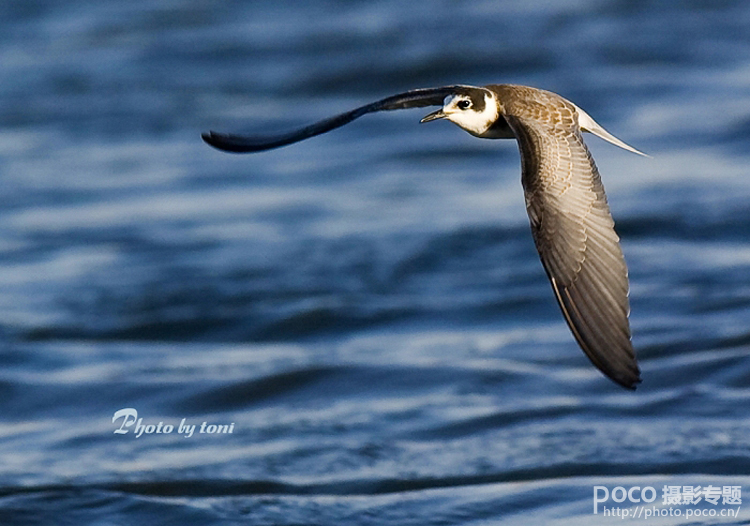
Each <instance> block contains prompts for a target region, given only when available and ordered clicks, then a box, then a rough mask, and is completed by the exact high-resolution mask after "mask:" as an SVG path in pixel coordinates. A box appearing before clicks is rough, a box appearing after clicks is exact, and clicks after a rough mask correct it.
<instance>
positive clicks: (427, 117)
mask: <svg viewBox="0 0 750 526" xmlns="http://www.w3.org/2000/svg"><path fill="white" fill-rule="evenodd" d="M446 117H447V115H446V114H445V113H443V109H442V108H440V109H439V110H437V111H433V112H432V113H430V114H429V115H425V117H424V118H423V119H422V120H421V121H419V122H430V121H434V120H437V119H444V118H446Z"/></svg>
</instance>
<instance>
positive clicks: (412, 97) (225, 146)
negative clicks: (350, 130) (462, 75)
mask: <svg viewBox="0 0 750 526" xmlns="http://www.w3.org/2000/svg"><path fill="white" fill-rule="evenodd" d="M462 87H463V86H444V87H442V88H426V89H417V90H411V91H407V92H405V93H399V94H398V95H393V96H391V97H388V98H385V99H382V100H379V101H377V102H373V103H370V104H367V105H365V106H361V107H359V108H356V109H354V110H351V111H348V112H346V113H342V114H340V115H336V116H335V117H331V118H329V119H325V120H322V121H320V122H316V123H315V124H311V125H310V126H306V127H304V128H300V129H298V130H294V131H291V132H288V133H284V134H281V135H273V136H245V135H232V134H225V133H216V132H213V131H212V132H208V133H204V134H202V135H201V137H203V140H204V141H205V142H207V143H208V144H210V145H211V146H213V147H214V148H218V149H219V150H224V151H227V152H234V153H249V152H260V151H263V150H271V149H273V148H279V147H281V146H286V145H287V144H292V143H295V142H299V141H302V140H305V139H308V138H310V137H314V136H315V135H320V134H321V133H326V132H328V131H331V130H333V129H335V128H339V127H340V126H343V125H344V124H348V123H350V122H352V121H353V120H354V119H357V118H359V117H361V116H362V115H365V114H367V113H375V112H377V111H389V110H403V109H408V108H422V107H425V106H442V105H443V101H444V100H445V97H447V96H448V95H452V94H454V93H455V92H456V91H457V90H460V89H461V88H462Z"/></svg>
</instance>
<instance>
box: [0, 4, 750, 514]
mask: <svg viewBox="0 0 750 526" xmlns="http://www.w3.org/2000/svg"><path fill="white" fill-rule="evenodd" d="M749 59H750V4H748V3H747V2H743V1H740V0H737V1H697V0H696V1H692V2H648V1H642V2H631V1H625V0H622V1H619V2H607V1H585V0H584V1H570V2H555V3H552V2H542V1H536V0H534V1H530V2H511V1H507V2H506V1H475V2H458V1H442V2H425V3H409V2H396V1H381V2H371V1H356V2H335V1H331V2H291V1H289V2H286V1H277V2H263V3H261V2H212V1H208V0H206V1H201V0H195V1H184V2H179V1H153V0H149V1H140V0H135V1H129V2H115V1H110V0H98V1H79V2H53V1H52V0H28V1H24V2H21V1H17V2H13V1H11V2H6V3H2V4H0V74H1V77H2V79H1V80H0V124H1V126H0V180H1V181H2V188H3V195H4V198H3V199H2V203H3V204H2V208H1V209H0V313H1V314H2V315H1V316H0V335H1V336H2V338H1V340H0V341H1V342H2V343H1V344H0V345H1V348H0V363H1V364H2V367H1V368H0V374H1V375H2V376H1V377H0V522H2V523H7V524H101V525H105V524H106V525H110V524H287V525H292V524H293V525H302V524H320V525H329V524H361V525H369V524H373V525H374V524H414V525H417V524H419V525H423V524H450V525H452V524H471V525H477V526H478V525H487V524H497V523H500V522H503V523H510V524H513V523H517V524H570V525H573V524H575V525H578V524H606V523H615V522H621V523H631V522H632V523H643V524H647V523H651V524H664V525H667V524H715V523H726V524H749V523H750V501H749V502H746V503H745V505H744V506H745V507H746V508H747V509H740V512H739V514H738V515H737V517H721V516H719V515H718V514H717V515H715V516H701V517H697V518H696V517H693V518H688V517H687V512H688V510H691V511H694V512H695V511H701V510H704V511H705V512H706V514H708V512H710V511H712V510H714V511H716V512H719V511H721V510H727V509H737V508H738V506H729V505H723V504H722V502H721V501H719V503H718V505H716V506H714V505H712V504H710V503H706V501H703V502H702V503H700V504H698V505H677V506H672V508H674V509H675V510H680V512H681V515H680V516H677V515H672V516H665V517H659V518H658V519H653V520H651V521H647V520H645V519H643V518H640V519H637V520H633V521H630V520H621V519H620V518H619V517H611V516H609V517H604V516H603V514H602V510H601V508H600V511H599V514H597V515H594V514H593V506H592V505H593V493H592V492H593V488H594V486H605V487H607V488H608V489H609V490H612V489H613V488H614V487H616V486H623V487H624V488H626V489H627V488H631V487H633V486H640V487H646V486H651V487H653V488H655V490H656V492H657V494H658V495H657V498H656V500H655V502H654V505H658V507H659V508H660V509H664V510H666V509H667V508H669V506H664V505H663V504H662V488H663V487H664V486H665V485H667V486H669V485H676V486H683V485H695V486H697V485H700V486H703V487H705V486H707V485H714V486H717V487H724V486H742V491H743V493H742V497H744V498H745V499H746V500H748V499H750V493H748V491H749V490H750V476H749V475H750V420H748V416H749V415H750V405H749V404H750V328H749V326H748V322H750V204H748V203H750V177H748V176H749V175H750V174H748V169H747V165H748V161H750V150H749V148H748V145H749V144H750V142H749V141H750V60H749ZM494 82H515V83H523V84H530V85H534V86H538V87H543V88H547V89H550V90H553V91H556V92H559V93H561V94H562V95H564V96H566V97H568V98H570V99H571V100H573V101H575V102H576V103H577V104H579V105H580V106H581V107H583V108H584V109H586V110H587V111H588V112H589V113H590V114H591V115H592V116H594V118H595V119H597V120H598V121H599V122H600V123H601V124H602V125H604V126H605V127H606V128H608V129H609V130H610V131H611V132H613V133H614V134H615V135H617V136H619V137H621V138H622V139H623V140H625V141H626V142H628V143H630V144H632V145H633V146H635V147H637V148H639V149H642V150H645V151H647V152H648V153H650V154H651V155H652V156H653V158H652V159H644V158H640V157H637V156H634V155H632V154H629V153H627V152H624V151H621V150H618V149H616V148H614V147H611V146H609V145H606V144H604V143H603V142H601V141H598V140H597V139H595V138H591V139H589V141H588V142H589V144H590V146H591V148H592V151H593V152H594V155H595V156H596V158H597V161H598V164H599V167H600V169H601V172H602V174H603V178H604V182H605V185H606V187H607V190H608V193H609V199H610V204H611V208H612V211H613V214H614V216H615V219H616V221H617V225H618V231H619V233H620V235H621V237H622V243H623V248H624V251H625V255H626V258H627V260H628V263H629V266H630V276H631V303H632V315H631V321H632V326H633V333H634V336H633V341H634V344H635V346H636V348H637V351H638V355H639V358H640V362H641V366H642V370H643V379H644V381H643V384H642V385H641V387H640V388H639V389H638V391H636V392H635V393H633V392H628V391H625V390H623V389H621V388H619V387H617V386H616V385H615V384H613V383H612V382H610V381H609V380H607V379H606V378H604V377H603V376H602V375H601V374H600V373H599V372H598V371H596V370H595V369H594V368H593V367H592V366H591V365H590V364H589V362H588V360H587V359H586V358H585V356H584V355H583V353H581V352H580V350H579V349H578V347H577V346H576V344H575V342H574V341H573V338H572V337H571V336H570V334H569V332H568V330H567V328H566V327H565V325H564V322H563V320H562V317H561V316H560V314H559V311H558V308H557V306H556V305H555V304H554V300H553V297H552V293H551V291H550V287H549V284H548V283H547V281H546V278H545V276H544V272H543V270H542V268H541V265H540V264H539V261H538V258H537V256H536V253H535V250H534V247H533V243H532V241H531V237H530V234H529V229H528V221H527V218H526V215H525V210H524V204H523V196H522V192H521V187H520V176H519V171H520V167H519V161H518V153H517V150H516V147H515V146H514V144H512V142H511V141H503V142H499V141H498V142H496V141H479V140H476V139H474V138H472V137H470V136H469V135H467V134H465V133H463V132H461V131H460V130H458V129H457V128H455V127H453V126H451V125H448V124H445V123H435V124H431V125H423V126H420V125H418V120H419V118H420V117H422V115H423V114H424V112H420V111H413V112H411V111H410V112H400V113H393V114H387V115H374V116H371V117H367V118H364V119H362V120H360V121H357V122H356V123H354V124H352V125H350V126H348V127H347V128H345V129H342V130H338V131H336V132H334V133H331V134H330V135H327V136H323V137H319V138H316V139H314V140H310V141H308V142H306V143H302V144H299V145H296V146H293V147H289V148H287V149H284V150H278V151H275V152H270V153H264V154H258V155H255V156H230V155H226V154H221V153H219V152H216V151H214V150H212V149H210V148H208V147H207V146H205V145H204V144H202V142H201V141H200V137H199V134H200V132H201V131H206V130H208V129H216V130H224V131H241V132H259V131H273V130H283V129H286V128H289V127H293V126H297V125H299V124H305V123H307V122H310V121H313V120H316V119H319V118H322V117H325V116H328V115H329V114H331V113H335V112H338V111H343V110H346V109H349V108H351V107H354V106H357V105H360V104H363V103H366V102H370V101H371V100H375V99H377V98H381V97H383V96H387V95H390V94H392V93H396V92H399V91H402V90H406V89H411V88H416V87H428V86H435V85H443V84H452V83H474V84H485V83H494ZM124 408H133V409H135V410H137V412H138V418H142V419H143V420H142V425H144V426H148V425H152V426H154V427H150V428H144V429H145V430H148V429H150V430H152V431H154V430H155V429H156V426H157V425H158V424H159V422H162V427H161V428H160V429H161V431H164V430H165V427H164V426H174V427H173V428H171V429H170V430H171V431H172V432H171V433H165V432H162V433H155V432H154V433H150V434H147V433H146V432H145V431H144V434H142V435H141V436H140V437H136V435H135V427H136V426H132V427H131V428H124V429H125V430H127V431H128V433H126V434H117V433H115V432H114V431H115V430H116V429H118V427H119V426H120V425H121V424H122V423H123V419H122V418H121V419H119V420H117V421H116V422H115V423H113V422H112V419H113V416H114V414H115V412H116V411H118V410H120V409H124ZM204 422H205V423H206V425H205V426H204V431H207V430H209V429H210V428H209V427H208V426H209V425H214V426H219V425H221V426H225V427H222V428H214V430H215V431H217V430H223V431H226V432H224V433H213V434H209V433H207V432H204V433H200V425H201V424H202V423H204ZM180 424H183V425H197V426H198V427H196V428H195V430H194V434H193V435H192V436H185V435H187V434H188V432H187V431H186V430H183V431H181V430H180V429H179V428H180ZM230 425H231V426H232V427H231V428H230ZM230 429H231V431H232V432H231V433H229V430H230ZM607 504H608V505H609V506H614V504H613V502H612V501H610V502H608V503H607ZM600 506H601V505H600ZM622 506H623V507H627V509H632V510H636V508H633V506H634V504H631V503H628V502H627V501H626V502H625V503H624V504H623V505H622Z"/></svg>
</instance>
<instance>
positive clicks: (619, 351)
mask: <svg viewBox="0 0 750 526" xmlns="http://www.w3.org/2000/svg"><path fill="white" fill-rule="evenodd" d="M567 110H569V111H570V108H567ZM506 118H507V120H508V123H509V124H510V126H511V128H512V129H513V131H514V133H515V134H516V138H517V140H518V144H519V149H520V151H521V161H522V172H523V175H522V177H523V186H524V191H525V195H526V209H527V211H528V214H529V219H530V221H531V230H532V233H533V236H534V242H535V243H536V248H537V250H538V251H539V256H540V257H541V259H542V264H543V265H544V268H545V270H546V271H547V276H548V277H549V279H550V282H551V283H552V288H553V290H554V292H555V296H556V297H557V301H558V303H559V304H560V308H561V309H562V312H563V315H564V316H565V320H566V321H567V322H568V326H569V327H570V330H571V331H572V332H573V335H574V336H575V338H576V340H577V341H578V343H579V345H580V346H581V348H582V349H583V351H584V352H585V353H586V355H587V356H588V357H589V359H591V361H592V362H593V363H594V365H595V366H596V367H598V368H599V369H600V370H601V371H602V372H603V373H604V374H606V375H607V376H608V377H610V378H611V379H612V380H614V381H615V382H617V383H619V384H620V385H622V386H624V387H628V388H630V389H635V387H636V385H637V383H638V382H640V371H639V369H638V364H637V363H636V359H635V353H634V351H633V346H632V344H631V342H630V325H629V322H628V314H629V312H630V307H629V304H628V270H627V267H626V265H625V259H624V257H623V255H622V250H621V249H620V243H619V238H618V237H617V234H616V233H615V230H614V222H613V221H612V216H611V215H610V212H609V206H608V205H607V197H606V195H605V194H604V187H603V186H602V182H601V179H600V177H599V171H598V170H597V168H596V165H595V164H594V159H593V158H592V157H591V154H590V153H589V150H588V148H587V147H586V145H585V144H584V142H583V138H582V137H581V132H580V129H579V128H578V126H577V125H575V124H574V125H572V126H571V122H570V119H569V118H568V119H564V120H563V121H564V122H559V121H558V122H555V120H554V119H551V120H550V119H540V118H538V116H537V118H536V119H535V118H534V117H533V116H532V115H529V116H525V117H513V116H507V115H506Z"/></svg>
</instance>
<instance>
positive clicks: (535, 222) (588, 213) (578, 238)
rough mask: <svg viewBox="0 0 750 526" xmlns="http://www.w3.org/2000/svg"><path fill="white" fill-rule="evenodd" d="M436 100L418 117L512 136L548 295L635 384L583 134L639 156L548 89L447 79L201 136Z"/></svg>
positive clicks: (621, 273)
mask: <svg viewBox="0 0 750 526" xmlns="http://www.w3.org/2000/svg"><path fill="white" fill-rule="evenodd" d="M428 106H439V107H440V108H439V109H437V110H436V111H433V112H432V113H429V114H428V115H426V116H425V117H424V118H422V120H421V121H420V122H423V123H424V122H431V121H436V120H447V121H450V122H452V123H454V124H456V125H458V126H459V127H460V128H462V129H463V130H465V131H466V132H468V133H469V134H471V135H473V136H475V137H479V138H482V139H515V140H516V141H517V143H518V148H519V152H520V156H521V183H522V187H523V190H524V196H525V202H526V211H527V213H528V216H529V222H530V225H531V233H532V237H533V239H534V244H535V246H536V249H537V251H538V253H539V257H540V259H541V262H542V266H543V267H544V270H545V271H546V274H547V277H548V278H549V281H550V284H551V285H552V290H553V292H554V296H555V299H556V300H557V303H558V305H559V306H560V309H561V310H562V314H563V317H564V319H565V321H566V322H567V325H568V327H569V328H570V331H571V332H572V334H573V336H574V338H575V340H576V341H577V343H578V345H579V346H580V347H581V349H582V350H583V352H584V353H585V354H586V356H588V358H589V359H590V360H591V362H592V363H593V365H594V366H596V367H597V368H598V369H599V370H600V371H601V372H602V373H604V375H606V376H607V377H609V378H610V379H611V380H613V381H614V382H615V383H617V384H619V385H621V386H623V387H625V388H628V389H635V388H636V387H637V385H638V384H639V383H640V382H641V372H640V368H639V366H638V362H637V359H636V355H635V351H634V349H633V345H632V340H631V331H630V322H629V315H630V303H629V299H628V295H629V280H628V269H627V265H626V263H625V258H624V256H623V252H622V248H621V247H620V239H619V237H618V235H617V233H616V232H615V228H614V221H613V219H612V215H611V213H610V209H609V204H608V202H607V196H606V194H605V193H604V187H603V185H602V181H601V177H600V175H599V170H598V169H597V167H596V164H595V163H594V159H593V157H592V155H591V152H590V151H589V149H588V147H587V146H586V144H585V143H584V140H583V135H582V134H583V132H588V133H591V134H593V135H596V136H598V137H599V138H601V139H603V140H605V141H608V142H610V143H612V144H614V145H615V146H618V147H620V148H623V149H625V150H628V151H630V152H633V153H636V154H639V155H643V156H646V157H648V156H647V155H646V154H644V153H643V152H641V151H639V150H636V149H635V148H633V147H632V146H629V145H628V144H626V143H624V142H623V141H621V140H620V139H618V138H617V137H615V136H613V135H612V134H610V133H609V132H607V131H606V130H605V129H604V128H603V127H602V126H600V125H599V124H598V123H597V122H596V121H594V119H593V118H591V117H590V116H589V115H588V114H587V113H586V112H585V111H583V110H582V109H581V108H579V107H578V106H577V105H575V104H574V103H572V102H570V101H569V100H567V99H565V98H564V97H562V96H561V95H558V94H556V93H553V92H551V91H547V90H543V89H539V88H534V87H530V86H521V85H515V84H490V85H486V86H471V85H462V84H456V85H450V86H443V87H437V88H422V89H414V90H410V91H406V92H404V93H399V94H396V95H392V96H390V97H386V98H384V99H381V100H378V101H375V102H372V103H370V104H366V105H364V106H360V107H358V108H355V109H353V110H351V111H347V112H345V113H341V114H338V115H335V116H333V117H330V118H328V119H324V120H321V121H319V122H316V123H314V124H311V125H309V126H305V127H303V128H299V129H295V130H292V131H290V132H288V133H282V134H279V135H264V136H247V135H236V134H226V133H217V132H214V131H210V132H208V133H204V134H202V138H203V140H204V141H205V142H206V143H208V144H209V145H211V146H213V147H214V148H217V149H219V150H223V151H226V152H233V153H248V152H260V151H264V150H270V149H274V148H279V147H281V146H286V145H289V144H293V143H296V142H299V141H302V140H305V139H308V138H310V137H314V136H316V135H320V134H322V133H326V132H329V131H331V130H333V129H336V128H339V127H341V126H344V125H345V124H348V123H349V122H351V121H353V120H355V119H358V118H359V117H361V116H363V115H366V114H368V113H375V112H381V111H392V110H404V109H411V108H424V107H428Z"/></svg>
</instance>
